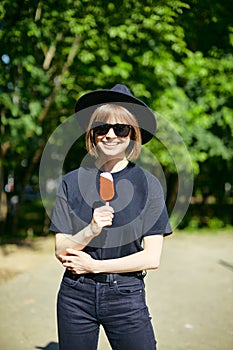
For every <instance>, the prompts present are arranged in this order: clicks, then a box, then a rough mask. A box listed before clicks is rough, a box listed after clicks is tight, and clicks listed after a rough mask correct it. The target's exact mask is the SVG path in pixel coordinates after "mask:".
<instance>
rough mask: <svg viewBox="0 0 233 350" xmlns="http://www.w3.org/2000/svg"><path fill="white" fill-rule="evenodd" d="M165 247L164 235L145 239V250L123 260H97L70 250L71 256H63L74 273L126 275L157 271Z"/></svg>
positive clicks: (64, 261)
mask: <svg viewBox="0 0 233 350" xmlns="http://www.w3.org/2000/svg"><path fill="white" fill-rule="evenodd" d="M162 247H163V235H153V236H147V237H145V238H144V250H143V251H141V252H138V253H135V254H132V255H128V256H125V257H122V258H117V259H109V260H95V259H92V258H91V257H90V256H89V255H88V254H86V253H84V252H80V251H77V250H75V249H68V250H67V253H68V255H69V256H63V257H62V261H63V266H64V267H66V268H68V269H69V270H71V271H72V272H74V273H78V274H83V273H101V272H105V273H124V272H134V271H142V270H150V269H157V268H158V267H159V264H160V257H161V253H162Z"/></svg>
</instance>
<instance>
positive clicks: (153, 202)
mask: <svg viewBox="0 0 233 350" xmlns="http://www.w3.org/2000/svg"><path fill="white" fill-rule="evenodd" d="M148 183H149V187H148V188H149V190H148V203H147V206H146V210H145V214H144V218H143V236H144V237H145V236H151V235H156V234H163V235H164V236H168V235H169V234H171V233H172V228H171V225H170V222H169V217H168V212H167V208H166V204H165V199H164V192H163V189H162V186H161V184H160V183H159V181H158V180H157V179H156V178H151V179H149V181H148Z"/></svg>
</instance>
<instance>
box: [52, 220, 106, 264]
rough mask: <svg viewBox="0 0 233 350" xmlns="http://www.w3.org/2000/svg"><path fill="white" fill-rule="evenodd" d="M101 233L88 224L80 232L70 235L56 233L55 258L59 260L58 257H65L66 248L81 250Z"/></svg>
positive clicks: (93, 225)
mask: <svg viewBox="0 0 233 350" xmlns="http://www.w3.org/2000/svg"><path fill="white" fill-rule="evenodd" d="M100 231H101V229H100V228H97V227H96V226H95V224H93V223H90V224H89V225H87V226H86V227H85V228H84V229H83V230H82V231H79V232H77V233H75V234H74V235H71V234H64V233H57V234H56V246H55V254H56V257H57V258H58V259H59V260H60V257H61V256H63V255H66V254H67V253H66V250H67V249H68V248H72V249H76V250H79V251H80V250H83V249H84V248H85V247H86V246H87V245H88V243H89V242H90V241H91V240H92V239H93V238H94V237H95V236H96V234H99V232H100Z"/></svg>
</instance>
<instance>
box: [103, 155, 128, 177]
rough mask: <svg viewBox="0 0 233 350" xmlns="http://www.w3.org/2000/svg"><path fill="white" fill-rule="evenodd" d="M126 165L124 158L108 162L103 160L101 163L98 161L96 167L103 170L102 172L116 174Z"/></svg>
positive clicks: (126, 161)
mask: <svg viewBox="0 0 233 350" xmlns="http://www.w3.org/2000/svg"><path fill="white" fill-rule="evenodd" d="M128 163H129V162H128V160H127V159H126V158H123V159H110V160H106V159H105V160H104V161H103V162H101V159H98V160H97V162H96V166H97V167H98V168H101V169H103V170H104V171H107V172H110V173H116V172H117V171H121V170H123V169H124V168H125V167H126V166H127V165H128Z"/></svg>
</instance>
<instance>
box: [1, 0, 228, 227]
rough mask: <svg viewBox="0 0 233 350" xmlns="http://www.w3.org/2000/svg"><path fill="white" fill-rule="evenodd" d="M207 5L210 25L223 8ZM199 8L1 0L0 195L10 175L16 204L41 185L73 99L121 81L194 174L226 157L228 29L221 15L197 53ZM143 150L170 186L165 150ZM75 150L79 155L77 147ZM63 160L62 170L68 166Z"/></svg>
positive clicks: (175, 0)
mask: <svg viewBox="0 0 233 350" xmlns="http://www.w3.org/2000/svg"><path fill="white" fill-rule="evenodd" d="M211 4H213V3H212V2H211ZM206 7H207V5H206ZM210 7H211V8H214V12H213V13H214V14H212V15H211V16H212V17H211V18H212V22H213V23H216V21H215V20H214V18H215V17H216V18H218V16H222V15H223V14H225V12H224V6H222V5H221V3H220V1H214V6H212V5H211V6H210ZM190 8H191V10H190ZM207 9H208V8H207ZM228 10H229V9H228V8H226V10H225V11H228ZM200 11H205V6H204V5H203V4H201V3H200V2H198V1H189V2H188V1H179V0H170V1H169V0H167V1H166V0H162V1H160V2H156V1H153V0H146V1H143V2H139V1H136V2H135V1H133V0H126V1H116V0H113V1H111V2H107V1H104V0H97V1H95V2H94V1H91V0H83V1H81V0H73V1H71V0H63V1H61V0H58V1H56V3H54V1H51V0H48V1H46V2H43V1H42V0H40V1H38V2H34V1H30V0H26V1H17V2H13V3H12V2H11V1H9V0H5V1H2V2H1V4H0V16H1V22H0V29H1V31H0V38H1V39H0V40H1V46H0V52H1V72H0V89H1V95H0V99H1V110H0V111H1V112H0V113H1V190H0V191H1V193H2V194H4V191H3V188H4V185H5V183H6V181H7V177H8V176H9V174H10V173H14V177H15V184H16V186H15V191H16V193H17V194H18V195H19V200H20V201H21V198H22V194H23V193H24V189H25V186H26V184H29V183H35V184H37V183H38V164H39V160H40V157H41V154H42V152H43V148H44V146H45V144H46V141H47V139H48V137H49V135H50V134H51V133H52V132H53V130H54V129H55V128H56V127H57V126H58V125H59V124H60V123H61V122H62V121H63V120H65V119H66V118H68V117H69V116H70V115H71V114H73V111H74V105H75V101H76V100H77V98H78V97H79V96H80V95H81V94H82V93H83V92H85V91H89V90H93V89H95V88H96V89H99V88H111V87H112V86H113V85H114V84H115V83H119V82H121V83H125V84H126V85H128V86H129V87H130V89H131V90H132V91H133V93H134V94H135V95H136V96H137V97H138V98H142V99H143V100H145V101H146V102H147V103H148V104H149V105H150V106H152V107H153V109H155V110H157V111H158V112H159V115H161V116H163V117H166V119H167V120H168V122H169V124H170V125H172V127H174V128H175V130H177V131H178V132H179V133H180V134H181V135H182V137H183V138H184V140H185V143H186V144H187V146H188V147H189V150H190V152H191V154H192V159H193V165H194V168H195V170H196V174H198V172H199V171H200V164H201V163H204V162H206V161H208V159H209V158H213V159H216V157H217V158H218V160H219V161H220V162H222V160H223V161H224V162H225V164H228V162H230V161H231V159H232V144H231V142H232V141H231V140H232V99H231V97H230V91H232V79H231V77H230V76H231V73H232V55H231V53H230V52H231V51H230V48H231V46H232V37H231V36H230V35H232V34H231V30H232V29H231V28H230V25H229V23H230V22H229V21H228V20H227V21H226V24H225V22H224V25H225V27H224V30H223V31H224V45H223V43H222V42H221V40H220V39H219V41H217V40H215V41H213V40H212V41H211V40H210V39H209V37H208V35H207V34H206V40H207V39H208V40H209V41H211V42H210V43H209V44H208V45H209V46H208V49H206V46H205V50H204V49H203V48H202V47H201V45H200V43H201V40H197V39H196V37H195V36H194V34H193V33H194V32H195V31H194V30H193V28H194V27H195V24H196V22H197V21H198V17H199V14H200ZM228 17H229V16H228ZM228 17H227V18H228ZM221 23H222V22H221ZM189 28H190V29H189ZM203 30H204V31H205V30H206V27H204V29H203ZM211 30H213V28H212V27H211ZM218 30H220V27H219V26H218V29H216V32H217V31H218ZM200 33H202V32H200ZM196 34H198V33H196ZM200 35H202V34H200ZM209 35H210V33H209ZM194 39H195V40H194ZM194 43H195V45H194ZM197 43H199V44H197ZM159 122H160V118H159ZM162 122H163V118H161V125H162ZM223 133H224V138H223V137H222V135H223ZM74 147H78V146H77V145H74ZM80 147H81V148H80ZM148 147H149V148H150V149H152V150H153V152H154V151H155V149H156V153H157V154H158V158H159V159H160V161H161V164H162V165H163V166H164V167H165V168H166V173H167V176H168V178H170V179H171V181H170V183H172V186H171V190H170V192H171V193H172V192H174V187H175V186H177V183H176V181H172V178H175V176H174V173H175V170H174V164H172V163H171V162H170V158H169V156H168V154H167V151H166V150H165V149H164V148H163V147H162V145H161V144H158V142H157V141H156V140H154V141H153V142H151V143H150V145H149V146H148ZM171 147H172V145H171ZM78 153H79V154H80V155H82V154H83V149H82V146H79V149H78ZM75 161H77V163H78V161H80V159H77V160H75ZM70 162H71V163H72V165H69V164H70V163H69V162H67V163H69V164H67V163H66V164H67V169H68V167H69V166H71V167H72V166H74V161H73V160H72V159H70ZM3 169H4V171H5V174H4V175H3ZM3 179H4V180H3ZM2 207H3V204H2ZM14 218H16V219H17V215H15V216H14ZM14 226H15V228H17V220H16V221H15V224H14Z"/></svg>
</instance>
